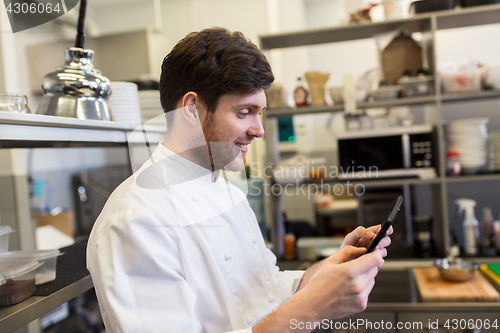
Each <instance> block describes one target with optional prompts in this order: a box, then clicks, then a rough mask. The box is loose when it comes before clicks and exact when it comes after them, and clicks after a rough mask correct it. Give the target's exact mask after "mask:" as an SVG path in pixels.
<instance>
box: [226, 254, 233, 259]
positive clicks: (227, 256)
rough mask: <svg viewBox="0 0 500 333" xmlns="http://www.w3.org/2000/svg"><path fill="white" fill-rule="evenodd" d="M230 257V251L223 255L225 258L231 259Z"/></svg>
mask: <svg viewBox="0 0 500 333" xmlns="http://www.w3.org/2000/svg"><path fill="white" fill-rule="evenodd" d="M232 257H233V256H232V255H231V253H226V254H225V255H224V258H226V260H229V259H231V258H232Z"/></svg>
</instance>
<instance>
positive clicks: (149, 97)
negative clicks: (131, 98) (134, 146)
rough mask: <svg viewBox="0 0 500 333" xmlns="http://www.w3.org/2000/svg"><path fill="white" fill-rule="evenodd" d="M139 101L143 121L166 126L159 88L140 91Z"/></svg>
mask: <svg viewBox="0 0 500 333" xmlns="http://www.w3.org/2000/svg"><path fill="white" fill-rule="evenodd" d="M139 101H140V104H141V113H142V122H143V123H147V124H153V125H163V126H165V117H164V112H163V108H162V107H161V103H160V92H159V91H158V90H141V91H139Z"/></svg>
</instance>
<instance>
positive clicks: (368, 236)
mask: <svg viewBox="0 0 500 333" xmlns="http://www.w3.org/2000/svg"><path fill="white" fill-rule="evenodd" d="M381 228H382V226H381V225H380V224H379V225H374V226H372V227H369V228H368V229H367V228H363V227H357V228H356V229H355V230H353V231H352V232H351V233H349V234H348V235H347V236H345V238H344V241H343V242H342V245H341V246H340V249H341V250H342V249H343V248H345V247H346V246H355V247H364V248H365V249H366V248H367V247H368V245H369V244H370V242H371V240H372V239H373V238H375V235H376V234H377V233H378V232H379V230H380V229H381ZM392 232H393V229H392V226H391V227H390V228H389V230H387V233H386V236H385V237H384V238H382V240H381V241H380V243H379V244H378V246H377V248H379V249H383V248H386V247H388V246H389V245H391V239H390V238H389V236H390V235H392ZM363 253H364V252H363Z"/></svg>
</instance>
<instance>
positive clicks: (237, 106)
mask: <svg viewBox="0 0 500 333" xmlns="http://www.w3.org/2000/svg"><path fill="white" fill-rule="evenodd" d="M234 108H235V109H242V108H249V109H260V105H257V104H238V105H236V106H234ZM265 109H267V105H266V106H264V108H263V109H262V111H263V110H265Z"/></svg>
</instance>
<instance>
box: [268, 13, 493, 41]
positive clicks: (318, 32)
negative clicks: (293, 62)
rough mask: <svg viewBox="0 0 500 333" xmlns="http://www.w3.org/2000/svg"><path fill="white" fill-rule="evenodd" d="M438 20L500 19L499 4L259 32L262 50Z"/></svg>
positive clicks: (452, 23)
mask: <svg viewBox="0 0 500 333" xmlns="http://www.w3.org/2000/svg"><path fill="white" fill-rule="evenodd" d="M433 19H436V20H437V29H452V28H461V27H469V26H475V25H484V24H494V23H500V5H499V4H492V5H484V6H476V7H468V8H456V9H454V10H446V11H438V12H430V13H424V14H418V15H415V16H412V17H410V18H407V19H400V20H388V21H383V22H370V23H364V24H352V25H347V26H340V27H331V28H325V29H315V30H306V31H294V32H287V33H280V34H272V35H262V36H260V47H261V48H262V49H263V50H270V49H278V48H286V47H297V46H308V45H315V44H324V43H335V42H344V41H351V40H356V39H364V38H372V37H373V36H374V35H375V34H379V33H383V32H387V31H392V30H399V29H405V30H408V31H409V32H419V31H428V30H430V29H431V20H433Z"/></svg>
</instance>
